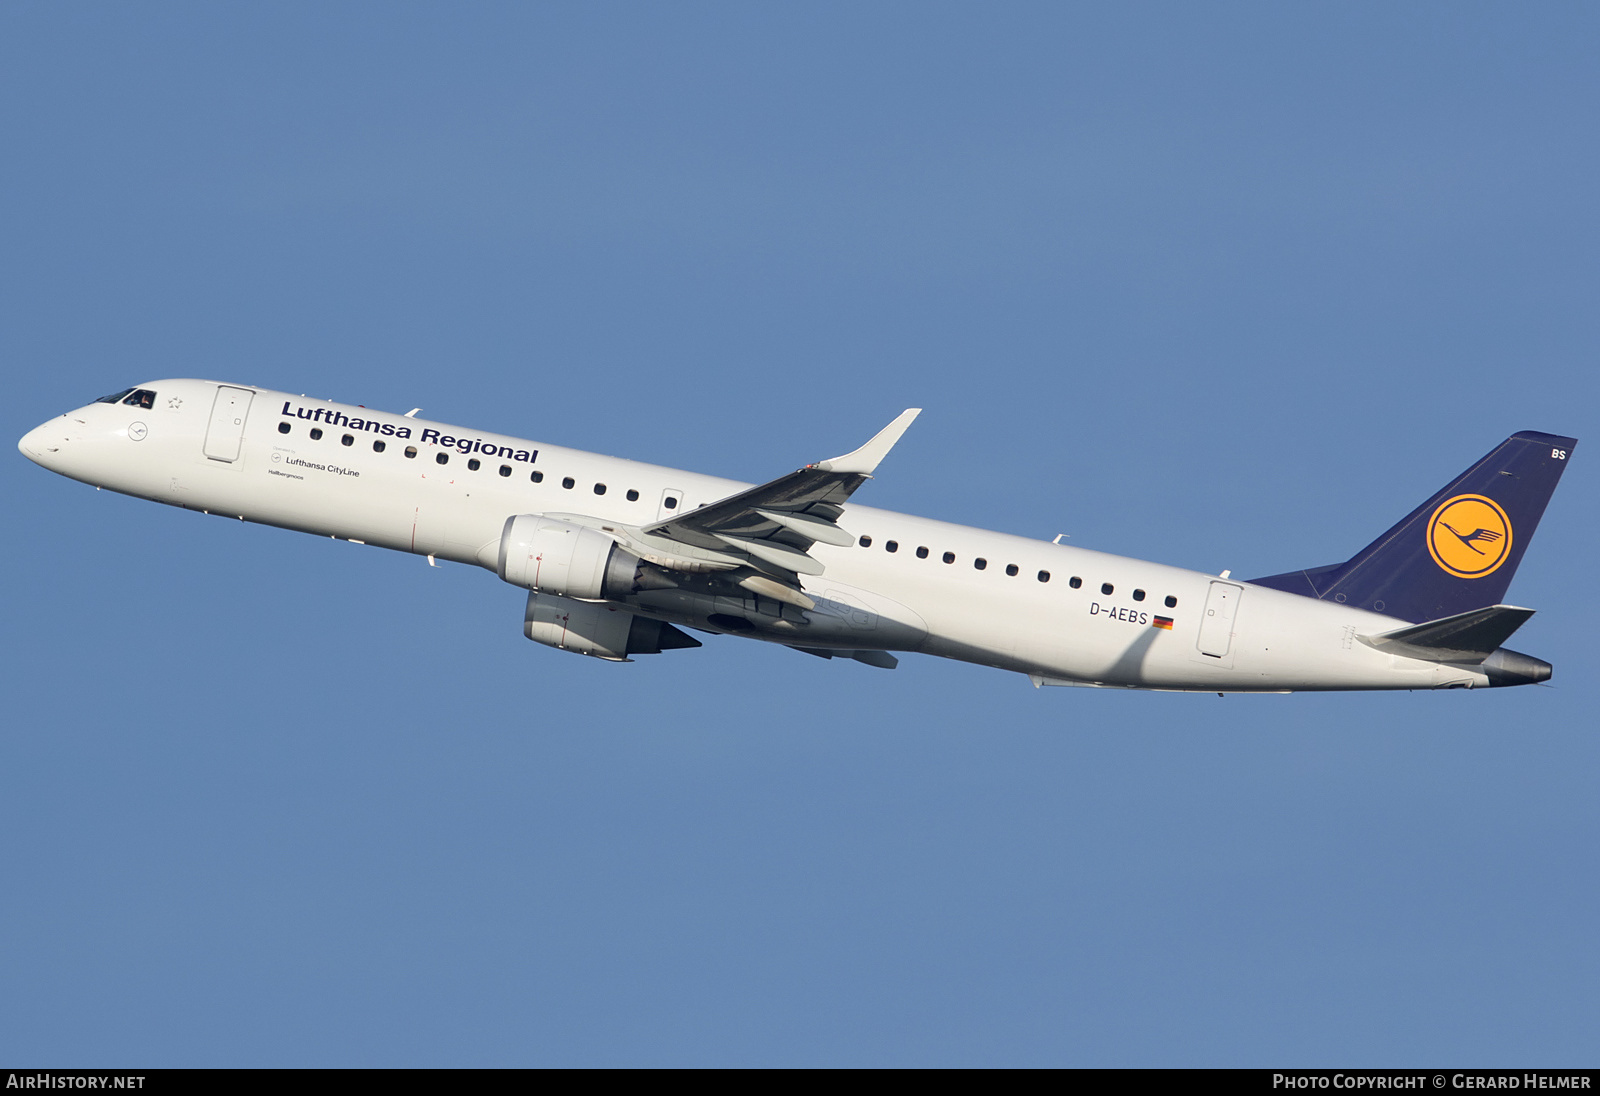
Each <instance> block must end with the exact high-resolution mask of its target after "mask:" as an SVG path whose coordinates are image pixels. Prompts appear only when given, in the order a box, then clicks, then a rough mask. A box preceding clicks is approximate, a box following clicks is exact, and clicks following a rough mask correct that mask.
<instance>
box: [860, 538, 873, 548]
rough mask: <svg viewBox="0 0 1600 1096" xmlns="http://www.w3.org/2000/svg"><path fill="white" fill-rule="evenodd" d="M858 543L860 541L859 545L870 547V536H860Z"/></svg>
mask: <svg viewBox="0 0 1600 1096" xmlns="http://www.w3.org/2000/svg"><path fill="white" fill-rule="evenodd" d="M860 543H861V547H863V548H871V547H872V538H871V537H862V538H861V542H860Z"/></svg>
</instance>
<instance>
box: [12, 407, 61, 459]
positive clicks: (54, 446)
mask: <svg viewBox="0 0 1600 1096" xmlns="http://www.w3.org/2000/svg"><path fill="white" fill-rule="evenodd" d="M71 440H72V431H71V430H69V429H68V423H67V420H66V417H65V416H62V417H60V418H54V419H51V420H50V421H49V422H47V423H42V424H40V425H39V426H35V427H34V428H33V429H32V430H29V431H28V432H27V433H26V434H24V435H22V437H21V438H20V439H19V440H18V441H17V449H18V450H19V451H20V452H21V453H22V455H23V456H25V457H27V458H28V459H29V460H31V461H33V463H35V464H42V465H44V466H45V467H47V468H48V467H49V466H50V462H51V459H52V458H53V457H54V456H55V455H56V454H57V453H59V452H61V448H62V446H64V445H66V444H67V443H68V442H69V441H71Z"/></svg>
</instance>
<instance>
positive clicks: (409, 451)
mask: <svg viewBox="0 0 1600 1096" xmlns="http://www.w3.org/2000/svg"><path fill="white" fill-rule="evenodd" d="M416 455H417V447H416V446H415V445H408V446H406V460H411V459H412V458H413V457H415V456H416Z"/></svg>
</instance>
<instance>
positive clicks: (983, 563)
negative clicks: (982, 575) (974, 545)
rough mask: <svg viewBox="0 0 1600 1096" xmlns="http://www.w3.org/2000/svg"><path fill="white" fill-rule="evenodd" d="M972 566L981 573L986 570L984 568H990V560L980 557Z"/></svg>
mask: <svg viewBox="0 0 1600 1096" xmlns="http://www.w3.org/2000/svg"><path fill="white" fill-rule="evenodd" d="M972 565H973V566H974V567H976V568H977V569H978V570H980V571H981V570H983V569H984V568H985V567H987V566H989V561H988V560H986V559H983V558H981V557H980V558H978V559H975V560H973V561H972Z"/></svg>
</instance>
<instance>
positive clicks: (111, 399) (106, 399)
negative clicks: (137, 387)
mask: <svg viewBox="0 0 1600 1096" xmlns="http://www.w3.org/2000/svg"><path fill="white" fill-rule="evenodd" d="M132 391H133V389H131V388H124V389H123V390H122V391H121V392H113V393H111V395H109V396H101V397H100V398H99V399H97V400H95V401H94V402H95V403H121V402H122V397H123V396H126V395H127V394H128V393H129V392H132Z"/></svg>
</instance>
